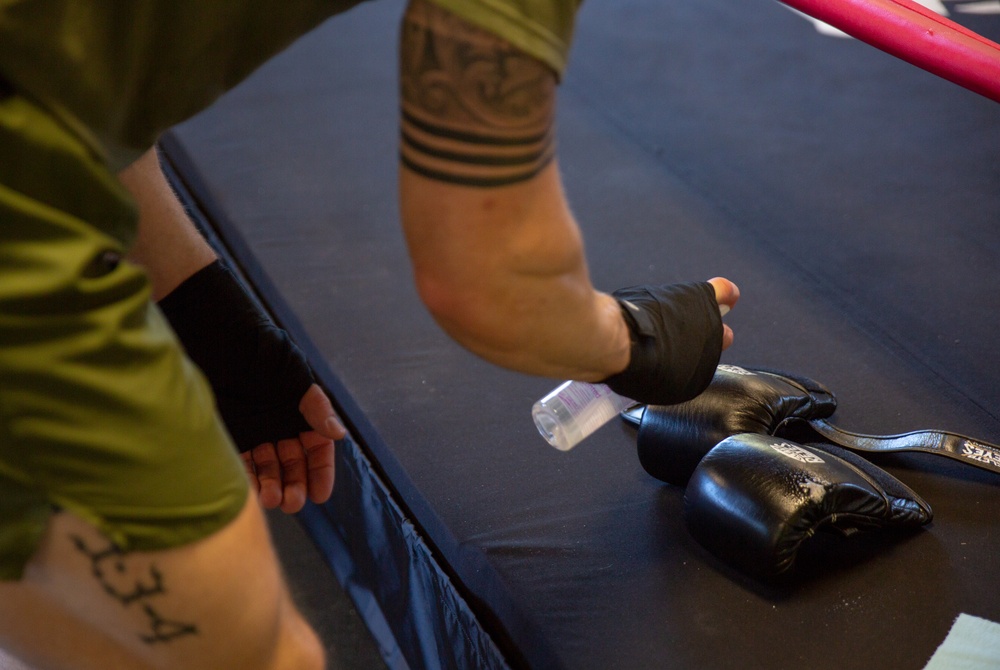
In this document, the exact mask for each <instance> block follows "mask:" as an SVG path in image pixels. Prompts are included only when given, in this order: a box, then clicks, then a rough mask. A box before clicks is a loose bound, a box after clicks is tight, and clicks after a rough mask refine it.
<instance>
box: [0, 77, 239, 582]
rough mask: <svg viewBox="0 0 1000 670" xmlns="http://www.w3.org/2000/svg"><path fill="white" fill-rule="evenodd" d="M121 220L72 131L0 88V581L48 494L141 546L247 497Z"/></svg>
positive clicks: (116, 195) (131, 212)
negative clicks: (130, 257) (133, 257)
mask: <svg viewBox="0 0 1000 670" xmlns="http://www.w3.org/2000/svg"><path fill="white" fill-rule="evenodd" d="M136 220H137V213H136V210H135V208H134V205H133V204H132V202H131V200H130V198H129V197H128V195H127V194H126V192H125V191H124V190H123V188H122V186H121V185H120V184H119V183H118V182H117V180H116V179H115V177H114V176H113V175H112V174H111V173H110V172H109V171H108V169H107V168H106V167H105V164H104V162H103V161H102V160H101V159H99V158H98V157H97V156H95V155H93V154H92V153H91V149H90V148H89V147H88V146H86V145H85V144H83V143H82V142H81V141H80V140H79V139H78V136H77V135H76V134H74V133H73V132H71V131H70V130H69V129H67V128H66V127H64V126H62V125H60V123H59V122H58V121H57V120H56V119H55V118H53V117H52V116H51V115H49V114H48V113H47V112H46V111H45V110H44V109H42V108H41V107H40V106H37V105H35V104H34V103H33V102H32V101H31V100H30V99H27V98H24V97H21V96H19V95H17V94H15V93H13V92H12V91H11V90H10V89H7V90H6V91H4V90H2V89H0V580H10V579H18V578H19V577H20V576H21V574H22V572H23V568H24V566H25V564H26V562H27V561H28V560H29V559H30V557H31V556H32V554H33V553H34V551H35V549H36V546H37V543H38V541H39V539H40V537H41V534H42V532H43V530H44V528H45V526H46V523H47V520H48V518H49V516H50V515H51V514H52V513H53V511H54V510H57V509H62V510H67V511H70V512H73V513H75V514H77V515H78V516H80V517H82V518H84V519H86V520H87V521H89V522H91V523H93V524H95V525H96V526H97V527H98V528H100V529H101V530H102V531H104V532H105V533H106V534H107V535H108V536H109V537H110V538H111V539H112V540H113V541H115V542H116V543H117V544H118V545H119V546H120V547H121V548H123V549H126V550H155V549H163V548H167V547H173V546H177V545H181V544H185V543H189V542H192V541H194V540H197V539H199V538H202V537H205V536H207V535H209V534H211V533H213V532H214V531H216V530H218V529H219V528H221V527H222V526H224V525H226V524H227V523H228V522H229V521H231V520H232V519H233V518H234V517H235V516H236V515H237V514H238V513H239V511H240V510H241V509H242V507H243V505H244V503H245V501H246V498H247V495H248V482H247V477H246V474H245V473H244V471H243V468H242V464H241V463H240V460H239V457H238V455H237V454H236V452H235V450H234V448H233V446H232V444H231V442H230V439H229V437H228V435H227V433H226V431H225V428H224V427H223V425H222V424H221V422H220V420H219V419H218V417H217V415H216V412H215V409H214V400H213V397H212V394H211V391H210V389H209V387H208V386H207V384H206V382H205V380H204V378H203V377H202V376H201V374H200V372H199V371H198V370H196V369H195V368H194V367H193V365H192V364H191V363H190V362H189V361H188V360H187V359H186V357H185V356H184V355H183V353H182V351H181V348H180V345H179V344H178V342H177V341H176V339H175V337H174V335H173V333H172V331H171V330H170V328H169V326H168V325H167V323H166V321H165V320H164V318H163V317H162V315H161V314H160V312H159V310H158V309H157V308H156V307H155V306H154V305H153V304H152V303H151V301H150V288H149V283H148V280H147V278H146V276H145V274H144V273H143V272H142V271H141V270H140V269H139V268H137V267H136V266H134V265H132V264H130V263H128V262H126V261H124V260H121V259H122V256H123V255H124V253H125V249H126V247H127V245H128V243H129V242H130V239H131V237H132V236H133V235H134V231H135V227H136Z"/></svg>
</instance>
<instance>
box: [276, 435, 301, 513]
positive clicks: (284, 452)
mask: <svg viewBox="0 0 1000 670" xmlns="http://www.w3.org/2000/svg"><path fill="white" fill-rule="evenodd" d="M278 459H279V460H280V461H281V475H282V478H283V483H284V486H283V491H282V493H283V494H284V495H283V496H282V498H281V511H282V512H284V513H285V514H294V513H295V512H298V511H299V510H301V509H302V507H303V506H304V505H305V504H306V486H307V483H308V479H307V474H306V471H307V467H306V454H305V450H304V449H303V448H302V443H301V442H299V441H298V440H297V439H295V440H281V441H280V442H278Z"/></svg>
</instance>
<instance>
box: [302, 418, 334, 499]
mask: <svg viewBox="0 0 1000 670" xmlns="http://www.w3.org/2000/svg"><path fill="white" fill-rule="evenodd" d="M301 440H302V447H303V449H304V451H305V453H306V461H307V463H308V471H307V472H306V477H307V484H308V494H309V500H311V501H313V502H314V503H323V502H326V501H327V500H328V499H329V498H330V494H332V493H333V478H334V462H335V459H336V447H335V445H334V443H333V441H332V440H329V439H327V438H326V437H324V436H323V435H320V434H319V433H302V435H301Z"/></svg>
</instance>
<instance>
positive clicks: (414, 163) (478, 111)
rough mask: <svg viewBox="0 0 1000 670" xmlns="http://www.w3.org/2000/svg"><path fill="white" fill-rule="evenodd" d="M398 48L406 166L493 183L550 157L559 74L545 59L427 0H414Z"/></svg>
mask: <svg viewBox="0 0 1000 670" xmlns="http://www.w3.org/2000/svg"><path fill="white" fill-rule="evenodd" d="M400 53H401V66H400V73H401V75H400V84H401V99H402V108H403V109H402V140H401V147H400V158H401V160H402V162H403V164H404V165H405V166H406V167H407V168H409V169H411V170H413V171H415V172H418V173H420V174H422V175H424V176H426V177H430V178H432V179H437V180H440V181H445V182H450V183H454V184H461V185H464V186H478V187H494V186H503V185H507V184H513V183H517V182H521V181H525V180H527V179H530V178H531V177H533V176H534V175H536V174H538V172H540V171H541V170H542V168H544V167H545V166H546V165H547V164H548V163H549V162H550V161H551V160H552V157H553V154H554V141H553V129H552V119H553V113H554V105H555V84H556V81H555V73H554V72H553V71H552V70H551V69H549V68H548V67H547V66H545V65H544V64H542V63H541V62H539V61H537V60H535V59H534V58H532V57H530V56H528V55H526V54H524V53H523V52H521V51H519V50H518V49H516V48H515V47H513V46H511V45H510V44H508V43H507V42H505V41H503V40H501V39H499V38H497V37H495V36H493V35H492V34H490V33H488V32H486V31H484V30H480V29H479V28H476V27H474V26H471V25H469V24H468V23H466V22H464V21H462V20H461V19H459V18H457V17H455V16H454V15H452V14H450V13H449V12H446V11H444V10H441V9H438V8H436V7H434V6H433V5H431V4H429V3H426V2H424V1H423V0H413V2H411V3H410V7H409V10H408V11H407V14H406V18H405V20H404V22H403V32H402V39H401V47H400Z"/></svg>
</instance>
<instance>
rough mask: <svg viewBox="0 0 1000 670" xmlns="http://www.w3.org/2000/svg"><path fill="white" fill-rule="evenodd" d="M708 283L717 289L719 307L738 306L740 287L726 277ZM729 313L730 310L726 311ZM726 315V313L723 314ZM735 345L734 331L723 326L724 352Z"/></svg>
mask: <svg viewBox="0 0 1000 670" xmlns="http://www.w3.org/2000/svg"><path fill="white" fill-rule="evenodd" d="M708 283H710V284H711V285H712V288H714V289H715V300H716V301H717V302H718V303H719V305H725V306H726V307H728V308H729V309H732V308H733V307H735V306H736V303H737V302H739V299H740V287H739V286H737V285H736V284H734V283H733V282H731V281H729V280H728V279H726V278H724V277H713V278H712V279H709V280H708ZM726 311H728V310H726ZM723 314H725V312H723ZM732 344H733V329H732V328H730V327H729V326H727V325H726V324H725V323H723V324H722V350H723V351H725V350H726V349H728V348H729V347H730V346H731V345H732Z"/></svg>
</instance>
